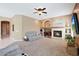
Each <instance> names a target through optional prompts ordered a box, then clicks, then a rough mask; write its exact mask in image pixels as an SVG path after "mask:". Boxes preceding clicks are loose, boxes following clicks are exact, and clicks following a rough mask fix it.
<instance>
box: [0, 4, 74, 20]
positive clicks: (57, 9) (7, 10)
mask: <svg viewBox="0 0 79 59" xmlns="http://www.w3.org/2000/svg"><path fill="white" fill-rule="evenodd" d="M74 5H75V4H74V3H2V4H1V3H0V16H6V17H13V16H14V15H26V16H31V17H34V18H37V19H41V18H51V17H56V16H62V15H67V14H71V13H72V11H73V8H74ZM39 6H41V7H45V8H46V11H47V15H45V14H43V15H41V16H39V15H37V14H33V11H34V8H37V7H39Z"/></svg>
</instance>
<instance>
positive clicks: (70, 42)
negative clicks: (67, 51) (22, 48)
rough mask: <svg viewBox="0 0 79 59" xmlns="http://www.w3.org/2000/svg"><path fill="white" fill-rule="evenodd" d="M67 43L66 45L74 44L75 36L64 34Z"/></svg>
mask: <svg viewBox="0 0 79 59" xmlns="http://www.w3.org/2000/svg"><path fill="white" fill-rule="evenodd" d="M66 40H67V45H68V46H75V37H72V36H71V35H66Z"/></svg>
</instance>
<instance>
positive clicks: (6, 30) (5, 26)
mask: <svg viewBox="0 0 79 59" xmlns="http://www.w3.org/2000/svg"><path fill="white" fill-rule="evenodd" d="M9 37H10V22H9V21H1V38H2V39H4V38H9Z"/></svg>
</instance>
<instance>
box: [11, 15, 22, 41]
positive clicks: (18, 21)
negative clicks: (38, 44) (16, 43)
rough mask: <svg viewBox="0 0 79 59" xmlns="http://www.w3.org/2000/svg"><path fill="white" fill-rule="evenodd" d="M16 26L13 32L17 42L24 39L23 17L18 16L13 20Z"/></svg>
mask: <svg viewBox="0 0 79 59" xmlns="http://www.w3.org/2000/svg"><path fill="white" fill-rule="evenodd" d="M12 19H13V24H14V31H13V35H12V36H13V38H14V39H16V40H21V39H22V16H20V15H16V16H14V17H13V18H12Z"/></svg>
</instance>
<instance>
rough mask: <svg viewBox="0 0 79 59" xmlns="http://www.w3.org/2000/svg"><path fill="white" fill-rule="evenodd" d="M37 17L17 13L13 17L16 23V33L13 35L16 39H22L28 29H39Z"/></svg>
mask: <svg viewBox="0 0 79 59" xmlns="http://www.w3.org/2000/svg"><path fill="white" fill-rule="evenodd" d="M36 20H37V19H34V18H31V17H28V16H23V15H16V16H14V17H13V23H14V34H13V37H14V39H16V40H22V39H23V37H24V35H25V33H26V32H28V31H39V27H38V26H37V24H36V23H35V21H36Z"/></svg>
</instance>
